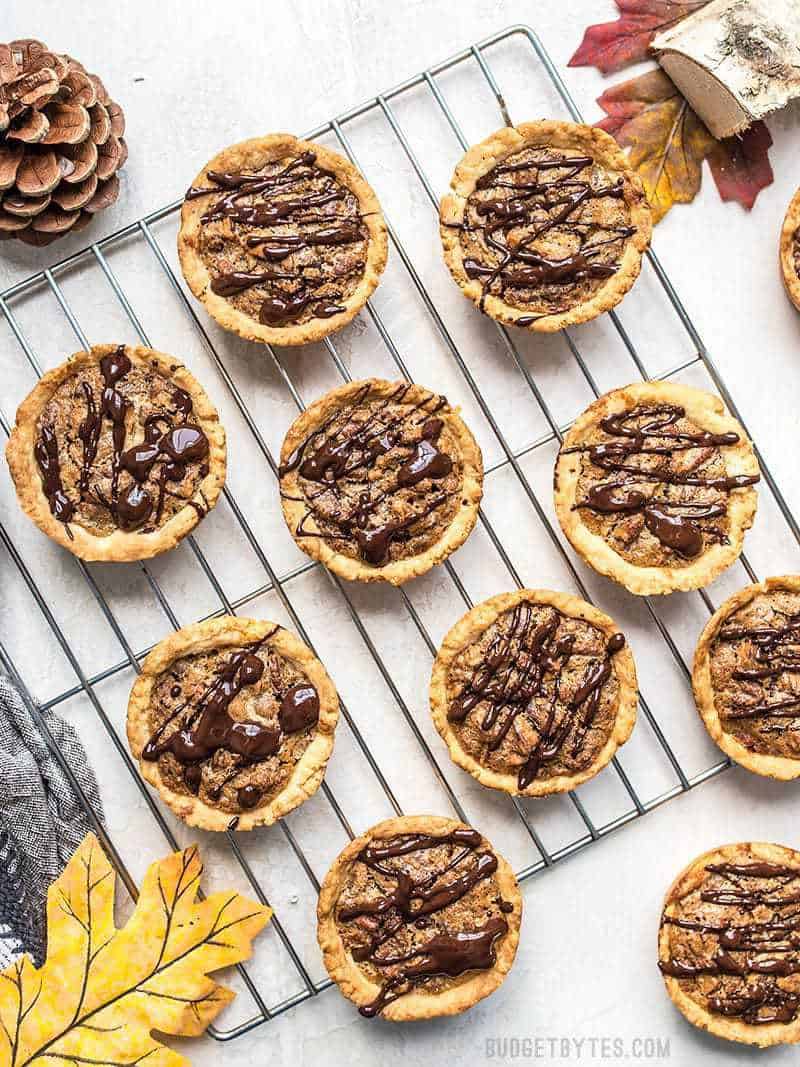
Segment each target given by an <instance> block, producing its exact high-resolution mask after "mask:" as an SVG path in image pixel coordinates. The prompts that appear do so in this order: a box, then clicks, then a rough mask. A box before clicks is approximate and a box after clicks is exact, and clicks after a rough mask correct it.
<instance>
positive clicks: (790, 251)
mask: <svg viewBox="0 0 800 1067" xmlns="http://www.w3.org/2000/svg"><path fill="white" fill-rule="evenodd" d="M780 261H781V274H782V275H783V284H784V285H785V286H786V292H787V293H788V294H789V299H790V300H791V302H792V303H793V304H794V306H795V307H796V308H797V309H798V311H800V189H798V190H797V192H796V193H795V194H794V196H793V197H792V199H791V201H790V202H789V207H788V208H787V209H786V217H785V218H784V220H783V227H782V228H781V240H780Z"/></svg>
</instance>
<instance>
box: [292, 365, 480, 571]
mask: <svg viewBox="0 0 800 1067" xmlns="http://www.w3.org/2000/svg"><path fill="white" fill-rule="evenodd" d="M482 484H483V466H482V461H481V453H480V449H479V448H478V445H477V443H476V442H475V439H474V437H473V436H472V434H471V433H470V431H469V430H468V429H467V427H466V426H465V425H464V423H463V422H462V420H461V418H460V417H459V416H458V414H457V413H456V411H455V410H454V409H453V408H451V407H450V405H449V404H448V402H447V399H446V398H445V397H443V396H439V395H438V394H436V393H431V392H430V391H429V390H428V389H423V388H422V387H421V386H418V385H410V384H408V383H404V382H384V381H380V380H379V379H377V378H368V379H367V380H365V381H359V382H351V383H349V384H348V385H344V386H342V387H341V388H339V389H334V390H333V391H332V392H330V393H327V394H326V395H325V396H323V397H322V398H321V399H320V400H317V401H316V403H314V404H312V405H311V407H309V408H308V409H307V410H306V411H305V412H304V413H303V414H302V415H301V416H300V417H299V418H298V419H297V420H296V421H295V422H294V424H293V425H292V427H291V428H290V430H289V432H288V434H287V435H286V439H285V441H284V442H283V448H282V449H281V468H280V486H281V500H282V503H283V514H284V517H285V519H286V522H287V524H288V526H289V530H290V531H291V534H292V536H293V537H294V539H295V541H297V543H298V545H299V546H300V547H301V548H302V549H303V551H304V552H307V553H308V554H309V555H310V556H312V557H313V558H314V559H318V560H321V562H322V563H324V564H325V566H326V567H328V568H330V570H332V571H334V572H335V573H336V574H339V575H341V576H342V577H343V578H350V579H356V580H359V581H363V582H372V581H387V582H391V583H392V584H393V585H399V584H400V583H402V582H405V581H407V580H408V579H409V578H413V577H415V576H416V575H419V574H424V573H425V572H426V571H427V570H430V568H431V567H433V566H434V565H435V564H437V563H441V562H442V560H444V559H446V558H447V556H449V555H450V553H451V552H454V551H455V550H456V549H457V548H458V547H459V545H461V544H462V543H463V542H464V540H465V539H466V538H467V536H468V534H469V533H470V531H471V530H472V528H473V526H474V525H475V520H476V518H477V514H478V507H479V505H480V500H481V493H482Z"/></svg>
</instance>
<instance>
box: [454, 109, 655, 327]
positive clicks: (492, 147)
mask: <svg viewBox="0 0 800 1067" xmlns="http://www.w3.org/2000/svg"><path fill="white" fill-rule="evenodd" d="M529 147H541V148H555V149H564V150H567V151H577V152H579V153H585V154H586V155H587V156H591V158H592V160H593V163H594V164H596V165H599V166H600V167H602V168H604V169H606V170H609V171H612V172H613V173H614V174H615V175H618V176H619V177H620V178H621V179H622V188H623V196H622V199H623V200H624V203H625V205H626V207H627V211H628V216H629V221H628V225H629V226H630V227H632V228H633V230H634V232H633V233H632V234H631V235H630V236H628V237H626V238H625V244H624V248H623V253H622V256H621V258H620V259H619V263H618V267H617V269H616V272H615V273H614V274H612V275H611V276H610V277H609V278H608V280H607V281H606V282H605V283H604V284H602V285H601V286H599V287H598V288H597V289H596V290H594V292H593V293H592V294H591V295H590V296H589V297H587V298H586V299H585V300H582V301H581V302H579V303H576V304H574V305H573V306H572V307H569V308H567V309H566V310H563V311H559V312H554V313H536V312H531V311H530V310H525V309H524V308H520V307H516V306H514V305H512V304H510V303H506V302H505V301H504V300H503V299H502V298H500V297H497V296H494V295H492V294H488V295H487V296H486V298H485V300H484V301H483V306H482V310H484V311H485V312H486V313H487V314H488V315H490V316H491V317H492V318H493V319H496V320H497V321H498V322H501V323H503V324H504V325H506V326H520V327H523V328H526V329H529V330H533V331H535V332H543V333H552V332H554V331H556V330H561V329H563V328H564V327H565V326H572V325H575V324H577V323H581V322H588V321H589V320H590V319H594V318H596V317H597V316H598V315H601V314H602V313H603V312H604V311H609V310H610V309H611V308H613V307H614V306H615V305H616V304H618V303H619V302H620V300H622V298H623V296H624V295H625V294H626V293H627V292H628V290H629V289H630V288H631V286H632V285H633V283H634V282H635V281H636V278H637V277H638V275H639V271H640V269H641V261H642V254H643V252H644V251H645V250H646V248H647V247H648V245H649V243H650V234H651V231H652V217H651V214H650V207H649V205H648V203H647V198H646V196H645V193H644V188H643V186H642V183H641V181H640V179H639V177H638V175H636V174H635V173H634V172H633V170H631V167H630V165H629V163H628V161H627V158H626V156H625V154H624V152H623V151H622V150H621V149H620V147H619V145H618V144H617V143H616V141H615V140H614V139H613V138H612V137H610V136H609V135H608V134H607V133H605V132H604V131H603V130H599V129H597V128H596V127H594V126H583V125H579V124H577V123H572V122H558V121H552V120H541V121H538V122H526V123H522V124H520V125H519V126H505V127H503V128H502V129H500V130H497V132H496V133H493V134H492V135H491V136H490V137H487V138H486V140H485V141H481V142H480V144H476V145H473V146H472V147H471V148H470V149H469V150H468V151H467V153H466V155H465V156H464V157H463V158H462V160H461V162H460V163H459V164H458V166H457V167H456V169H455V172H454V174H453V178H452V180H451V182H450V186H451V190H452V191H451V192H449V193H447V194H446V195H445V196H444V197H443V198H442V202H441V206H440V234H441V239H442V245H443V247H444V259H445V262H446V263H447V266H448V267H449V269H450V273H451V274H452V275H453V278H454V279H455V281H456V283H457V284H458V286H459V287H460V289H461V291H462V292H463V294H464V296H466V297H467V299H468V300H470V301H472V303H473V304H475V305H476V307H479V308H480V307H481V297H482V294H483V284H482V283H481V280H480V279H479V278H470V277H469V276H468V275H467V272H466V270H465V268H464V259H465V257H464V250H463V246H462V242H461V229H460V227H461V225H462V224H463V221H464V215H465V212H466V209H467V201H468V200H469V197H470V196H471V194H472V193H474V192H475V190H476V187H477V183H478V182H479V180H480V179H481V178H482V177H483V176H484V175H486V174H488V173H489V171H491V170H492V169H493V168H494V167H496V166H497V165H498V164H500V163H502V162H503V161H504V160H505V159H507V158H508V157H509V156H511V155H513V154H515V153H517V152H520V151H522V150H523V149H525V148H529Z"/></svg>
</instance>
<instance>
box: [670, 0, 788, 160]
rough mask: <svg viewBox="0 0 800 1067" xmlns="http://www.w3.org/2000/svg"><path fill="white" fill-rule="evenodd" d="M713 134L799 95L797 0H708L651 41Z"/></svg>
mask: <svg viewBox="0 0 800 1067" xmlns="http://www.w3.org/2000/svg"><path fill="white" fill-rule="evenodd" d="M653 49H654V50H655V52H656V53H657V57H658V61H659V63H660V64H661V66H662V67H663V68H664V70H665V71H666V72H667V74H668V75H669V76H670V78H672V80H673V81H674V82H675V84H676V85H677V86H678V88H679V89H680V91H681V92H682V93H683V95H684V96H685V97H686V99H687V100H688V101H689V103H690V104H691V106H692V107H693V108H694V110H695V111H696V112H697V114H698V115H699V116H700V117H701V118H702V120H703V122H705V124H706V126H707V127H708V129H709V130H710V131H711V133H712V134H713V136H714V137H716V138H720V139H721V138H723V137H730V136H731V135H732V134H735V133H740V132H741V131H742V130H744V129H746V128H747V127H748V126H750V125H751V124H752V123H753V122H755V121H756V119H760V118H763V117H764V116H765V115H768V114H769V113H770V112H771V111H777V110H778V109H779V108H782V107H785V106H786V104H788V103H789V101H790V100H793V99H794V98H795V97H798V96H800V0H713V2H712V3H710V4H708V6H707V7H704V8H701V9H700V11H698V12H696V13H695V14H694V15H690V16H689V18H686V19H683V20H682V21H681V22H679V23H678V24H677V25H676V26H673V27H672V28H671V29H669V30H666V31H665V32H664V33H662V34H660V35H659V36H658V37H656V39H655V40H654V41H653Z"/></svg>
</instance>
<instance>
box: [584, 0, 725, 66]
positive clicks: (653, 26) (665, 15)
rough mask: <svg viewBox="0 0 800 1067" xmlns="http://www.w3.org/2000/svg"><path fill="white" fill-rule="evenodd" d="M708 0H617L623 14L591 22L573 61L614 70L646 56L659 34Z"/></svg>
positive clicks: (703, 5) (618, 7)
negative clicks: (593, 24)
mask: <svg viewBox="0 0 800 1067" xmlns="http://www.w3.org/2000/svg"><path fill="white" fill-rule="evenodd" d="M707 3H709V0H616V4H617V9H618V10H619V12H620V18H618V19H617V20H616V22H602V23H600V24H599V25H596V26H589V28H588V29H587V30H586V32H585V34H584V35H583V40H582V41H581V43H580V47H579V48H578V50H577V52H576V53H575V55H574V56H573V57H572V59H570V61H569V65H570V66H571V67H597V69H598V70H601V71H602V72H603V74H610V73H611V72H612V71H615V70H620V69H621V68H622V67H624V66H627V64H629V63H636V62H638V61H639V60H640V59H645V58H646V57H647V50H648V48H649V47H650V42H651V41H652V40H653V38H654V37H655V36H656V34H658V33H660V32H661V31H662V30H666V29H668V28H669V27H670V26H674V25H675V23H676V22H680V21H681V19H684V18H686V16H687V15H691V14H692V13H693V12H694V11H698V10H699V9H700V8H701V7H705V5H706V4H707Z"/></svg>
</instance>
